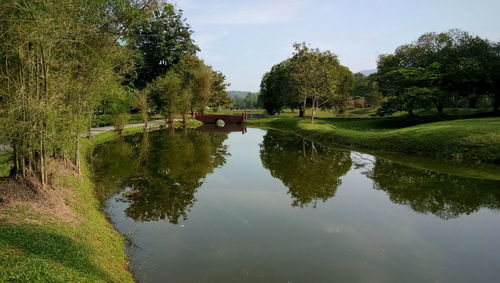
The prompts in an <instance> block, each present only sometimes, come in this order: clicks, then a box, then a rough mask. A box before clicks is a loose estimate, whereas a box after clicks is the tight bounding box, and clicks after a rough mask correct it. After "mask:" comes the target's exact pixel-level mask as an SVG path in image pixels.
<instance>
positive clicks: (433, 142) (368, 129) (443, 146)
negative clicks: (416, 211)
mask: <svg viewBox="0 0 500 283" xmlns="http://www.w3.org/2000/svg"><path fill="white" fill-rule="evenodd" d="M418 123H419V122H418V120H417V121H415V120H408V119H394V118H393V119H373V120H356V119H345V120H342V119H339V120H317V121H315V123H314V124H311V123H310V120H308V119H299V118H277V119H266V120H256V121H248V123H247V125H249V126H256V127H261V128H270V129H278V130H284V131H290V132H294V133H297V134H299V135H302V136H306V137H310V138H314V139H317V140H320V141H321V142H323V143H327V144H338V145H343V146H348V147H349V146H350V147H358V148H365V149H369V150H377V151H386V152H399V153H408V154H418V155H424V156H431V157H440V158H448V159H454V160H467V161H474V162H486V163H495V164H500V118H481V119H467V120H454V121H444V122H434V123H423V124H419V125H415V124H418Z"/></svg>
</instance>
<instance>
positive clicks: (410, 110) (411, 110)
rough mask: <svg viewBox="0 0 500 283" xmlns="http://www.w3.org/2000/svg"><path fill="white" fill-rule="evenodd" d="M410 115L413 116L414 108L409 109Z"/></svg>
mask: <svg viewBox="0 0 500 283" xmlns="http://www.w3.org/2000/svg"><path fill="white" fill-rule="evenodd" d="M408 116H410V117H413V108H410V109H408Z"/></svg>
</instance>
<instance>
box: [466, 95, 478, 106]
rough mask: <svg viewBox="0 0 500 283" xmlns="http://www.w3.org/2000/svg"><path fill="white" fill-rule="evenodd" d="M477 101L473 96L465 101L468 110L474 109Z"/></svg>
mask: <svg viewBox="0 0 500 283" xmlns="http://www.w3.org/2000/svg"><path fill="white" fill-rule="evenodd" d="M477 99H478V97H477V96H476V95H475V94H473V95H472V96H469V97H468V98H467V100H468V101H469V108H476V107H477Z"/></svg>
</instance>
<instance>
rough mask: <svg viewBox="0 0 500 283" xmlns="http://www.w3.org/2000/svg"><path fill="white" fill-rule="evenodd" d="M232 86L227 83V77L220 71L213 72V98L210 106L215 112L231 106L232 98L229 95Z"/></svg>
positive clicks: (211, 97) (209, 103)
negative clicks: (228, 91)
mask: <svg viewBox="0 0 500 283" xmlns="http://www.w3.org/2000/svg"><path fill="white" fill-rule="evenodd" d="M229 86H230V84H229V83H228V82H227V81H226V76H224V74H223V73H221V72H219V71H213V74H212V88H211V94H212V95H211V96H210V100H209V102H208V106H209V107H210V108H212V109H213V110H214V111H218V110H219V109H221V108H224V107H229V106H230V105H231V98H230V97H229V95H228V93H227V88H228V87H229Z"/></svg>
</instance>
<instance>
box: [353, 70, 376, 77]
mask: <svg viewBox="0 0 500 283" xmlns="http://www.w3.org/2000/svg"><path fill="white" fill-rule="evenodd" d="M376 72H377V69H370V70H363V71H359V72H358V73H361V74H363V75H365V76H369V75H371V74H374V73H376Z"/></svg>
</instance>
